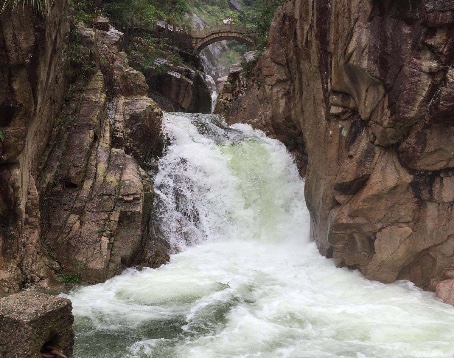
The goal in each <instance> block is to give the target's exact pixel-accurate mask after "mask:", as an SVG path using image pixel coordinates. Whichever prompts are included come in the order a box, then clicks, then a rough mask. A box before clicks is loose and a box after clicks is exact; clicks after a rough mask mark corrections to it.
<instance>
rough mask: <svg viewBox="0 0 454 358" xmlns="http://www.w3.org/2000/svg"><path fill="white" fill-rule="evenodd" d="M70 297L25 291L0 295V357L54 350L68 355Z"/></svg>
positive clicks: (34, 356)
mask: <svg viewBox="0 0 454 358" xmlns="http://www.w3.org/2000/svg"><path fill="white" fill-rule="evenodd" d="M71 310H72V307H71V301H69V300H67V299H65V298H59V297H55V296H50V295H46V294H43V293H39V292H33V291H25V292H22V293H19V294H14V295H11V296H8V297H5V298H2V299H0V357H2V358H17V357H22V358H41V357H42V356H41V354H40V352H49V351H50V350H54V351H57V352H59V353H60V354H63V355H65V356H67V357H72V351H73V344H74V332H73V328H72V323H73V320H74V318H73V315H72V312H71Z"/></svg>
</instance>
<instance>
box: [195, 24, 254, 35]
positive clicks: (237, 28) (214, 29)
mask: <svg viewBox="0 0 454 358" xmlns="http://www.w3.org/2000/svg"><path fill="white" fill-rule="evenodd" d="M220 32H237V33H240V34H245V35H253V33H254V32H253V31H252V30H251V29H250V28H248V27H246V26H244V25H240V24H218V25H214V26H209V27H206V28H204V29H201V30H196V29H192V30H191V31H190V35H191V37H192V38H204V37H207V36H209V35H211V34H215V33H220Z"/></svg>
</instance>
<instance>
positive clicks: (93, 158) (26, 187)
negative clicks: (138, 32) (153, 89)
mask: <svg viewBox="0 0 454 358" xmlns="http://www.w3.org/2000/svg"><path fill="white" fill-rule="evenodd" d="M67 6H68V4H67V2H66V1H64V0H62V1H56V2H55V4H54V5H53V6H52V8H51V9H47V10H46V11H45V13H44V14H43V15H38V14H36V13H35V12H34V11H33V10H31V9H29V8H28V7H24V8H22V7H19V9H18V10H14V11H13V12H12V13H9V14H6V13H5V14H2V15H0V16H1V21H0V39H1V41H0V54H1V56H0V109H1V110H0V129H1V130H2V133H4V139H3V140H1V144H2V145H1V153H0V155H1V157H0V293H1V292H12V291H18V290H19V289H21V288H23V287H24V285H25V286H27V285H33V284H39V285H41V286H43V287H48V286H50V285H54V284H58V275H59V274H66V275H70V277H72V278H73V279H74V280H76V279H80V282H99V281H101V280H105V279H107V278H109V277H111V276H112V275H115V274H117V273H119V272H120V271H121V270H122V269H124V268H125V267H127V266H129V265H134V264H142V265H150V266H158V265H160V264H162V263H163V262H165V261H166V260H167V258H168V254H167V247H166V245H165V244H164V243H161V242H160V240H159V239H157V238H155V237H154V235H153V233H152V229H151V224H150V220H151V213H152V202H153V185H152V182H151V179H150V177H149V175H148V173H146V172H145V170H150V169H153V168H154V167H155V162H154V161H155V158H156V156H158V155H159V154H160V153H161V150H162V146H163V142H162V138H161V131H160V130H161V118H162V111H161V110H160V108H159V107H158V106H157V104H156V103H155V102H154V101H153V100H152V99H150V98H148V97H146V95H147V93H148V86H147V83H146V81H145V77H144V75H143V74H142V73H141V72H138V71H135V70H134V69H132V68H131V67H130V66H129V64H128V59H127V57H126V54H125V53H124V52H122V48H121V46H122V44H123V34H122V33H121V32H119V31H117V30H115V29H114V28H112V27H111V26H110V25H109V24H108V23H106V21H105V19H99V20H98V21H96V23H95V25H96V26H95V28H87V27H84V26H83V24H82V23H80V24H77V25H76V26H75V28H74V30H73V31H75V32H76V33H77V36H75V37H76V38H77V39H78V41H79V42H78V43H77V44H76V49H78V50H79V51H82V52H84V51H85V52H86V53H87V54H89V56H88V57H89V58H87V60H89V62H87V63H84V70H83V71H82V70H81V71H80V73H76V74H75V75H74V74H72V75H71V76H70V75H69V73H71V71H66V70H68V64H69V63H71V59H70V58H68V56H71V51H70V50H71V49H68V48H67V47H66V46H67V43H66V41H67V39H68V31H69V26H68V25H69V21H68V18H67V10H68V9H67ZM90 66H91V67H90ZM69 77H71V78H69ZM69 81H74V82H72V83H71V86H69ZM69 89H70V90H69Z"/></svg>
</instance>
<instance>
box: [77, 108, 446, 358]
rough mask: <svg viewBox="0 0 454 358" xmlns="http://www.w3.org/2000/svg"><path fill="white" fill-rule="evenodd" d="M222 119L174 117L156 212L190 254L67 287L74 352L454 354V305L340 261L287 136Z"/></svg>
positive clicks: (168, 121)
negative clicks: (327, 245) (323, 252)
mask: <svg viewBox="0 0 454 358" xmlns="http://www.w3.org/2000/svg"><path fill="white" fill-rule="evenodd" d="M212 121H214V122H215V123H216V122H219V120H216V119H215V117H214V116H209V115H188V114H166V117H165V130H166V132H167V135H168V136H169V138H170V140H171V145H170V146H169V147H168V148H167V151H166V155H165V156H164V157H163V158H162V159H161V160H160V164H159V173H158V175H157V177H156V179H155V185H156V192H157V197H158V199H157V203H156V205H157V207H156V211H157V213H158V221H159V226H160V231H161V234H162V235H163V236H164V237H166V238H167V239H168V240H169V242H170V243H171V245H172V247H173V248H174V249H175V251H179V253H176V254H174V255H172V258H171V261H170V263H169V264H168V265H165V266H162V267H161V268H159V269H155V270H153V269H143V270H142V271H136V270H133V269H130V270H127V271H126V272H125V273H123V274H122V275H120V276H117V277H115V278H113V279H111V280H109V281H107V282H105V283H103V284H99V285H95V286H90V287H85V288H81V289H79V290H77V291H75V292H72V293H71V294H70V295H69V297H70V298H71V300H72V301H73V307H74V314H75V316H76V325H75V328H76V332H77V335H76V349H75V356H76V357H79V358H96V357H109V358H111V357H122V358H123V357H129V358H132V357H169V358H174V357H183V358H187V357H193V358H204V357H206V358H213V357H238V358H239V357H267V358H280V357H294V358H296V357H301V358H325V357H333V358H334V357H336V358H339V357H355V358H366V357H367V358H373V357H374V358H386V357H392V358H396V357H402V358H403V357H421V358H428V357H437V358H452V357H454V345H453V342H454V308H453V307H451V306H448V305H445V304H443V303H441V302H440V301H438V300H437V299H436V298H435V297H434V295H433V294H432V293H428V292H423V291H421V290H419V289H417V288H415V287H413V286H412V285H411V284H410V283H407V282H400V283H396V284H392V285H383V284H380V283H377V282H371V281H367V280H365V279H363V278H362V277H361V276H360V275H359V274H358V273H357V272H352V271H348V270H346V269H338V268H335V267H334V265H333V263H332V261H331V260H328V259H325V258H323V257H321V256H320V255H319V254H318V252H317V250H316V248H315V245H314V244H313V243H310V242H309V241H308V239H307V238H308V227H309V214H308V212H307V210H306V208H305V204H304V199H303V182H302V181H301V179H300V178H299V176H298V173H297V170H296V168H295V166H294V164H293V162H292V159H291V158H290V156H289V155H288V153H287V152H286V150H285V148H284V147H283V145H282V144H280V143H279V142H277V141H275V140H271V139H268V138H266V137H265V136H264V135H263V134H261V133H259V132H255V131H253V130H252V129H251V128H249V127H248V126H245V125H236V126H234V127H233V128H230V129H226V128H223V125H222V124H221V126H217V125H216V124H214V123H212ZM218 124H219V123H218Z"/></svg>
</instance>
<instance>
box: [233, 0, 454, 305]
mask: <svg viewBox="0 0 454 358" xmlns="http://www.w3.org/2000/svg"><path fill="white" fill-rule="evenodd" d="M453 60H454V5H453V3H452V2H451V1H443V0H439V1H435V0H418V1H410V2H408V1H378V0H353V1H351V0H339V1H325V0H323V1H319V0H309V1H302V0H290V1H287V2H286V3H285V5H284V6H283V9H282V11H281V12H280V13H279V14H278V15H277V16H276V18H275V19H274V22H273V25H272V29H271V34H270V39H269V45H268V48H267V49H266V50H265V52H264V54H263V56H262V57H261V58H260V59H259V61H258V65H257V67H256V69H255V71H254V73H253V77H252V78H253V81H252V85H250V90H249V91H248V92H247V93H246V94H245V95H243V96H241V97H240V98H239V99H238V100H237V101H235V102H233V103H232V104H231V105H230V106H229V109H228V114H227V116H228V117H229V119H230V121H247V122H249V123H251V124H253V125H256V126H258V127H261V128H266V129H267V130H268V131H270V132H274V133H277V134H278V135H280V136H282V137H284V139H285V138H286V137H288V138H296V140H297V141H299V143H300V144H301V145H302V146H303V147H304V149H303V150H302V149H299V151H300V152H301V153H304V155H306V153H307V168H306V187H305V191H306V200H307V205H308V207H309V210H310V213H311V218H312V223H311V232H312V238H313V239H314V240H315V241H316V243H317V246H318V248H319V250H320V252H321V253H322V254H323V255H326V256H328V257H333V258H334V260H335V262H336V265H338V266H347V267H350V268H355V269H359V270H360V271H361V272H362V273H363V274H364V275H365V276H366V277H368V278H370V279H374V280H379V281H382V282H394V281H396V280H400V279H408V280H411V281H412V282H414V283H415V284H416V285H417V286H419V287H422V288H424V289H430V290H435V288H436V287H438V290H437V291H439V292H441V291H443V292H445V293H444V296H445V297H452V296H449V294H448V293H446V290H447V289H448V288H449V287H451V289H452V287H453V286H452V278H453V276H452V272H453V269H454V212H453V203H454V160H453V158H454V149H453V148H452V146H453V143H454V126H453V121H452V120H453V119H454V66H453V65H454V63H453ZM257 108H259V109H258V110H257ZM284 142H285V140H284ZM287 142H288V139H287ZM293 149H294V148H293Z"/></svg>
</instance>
